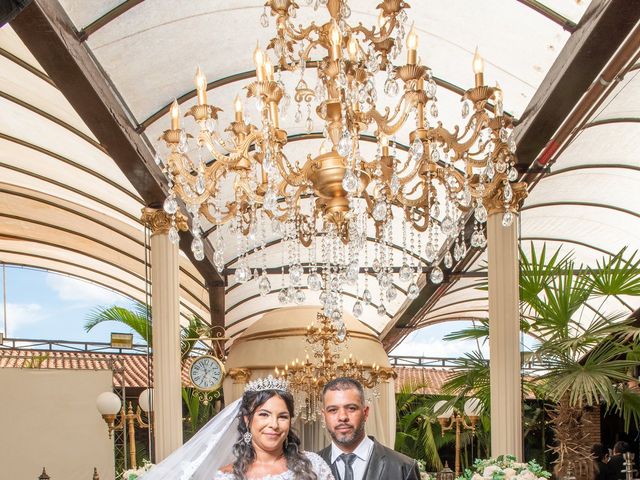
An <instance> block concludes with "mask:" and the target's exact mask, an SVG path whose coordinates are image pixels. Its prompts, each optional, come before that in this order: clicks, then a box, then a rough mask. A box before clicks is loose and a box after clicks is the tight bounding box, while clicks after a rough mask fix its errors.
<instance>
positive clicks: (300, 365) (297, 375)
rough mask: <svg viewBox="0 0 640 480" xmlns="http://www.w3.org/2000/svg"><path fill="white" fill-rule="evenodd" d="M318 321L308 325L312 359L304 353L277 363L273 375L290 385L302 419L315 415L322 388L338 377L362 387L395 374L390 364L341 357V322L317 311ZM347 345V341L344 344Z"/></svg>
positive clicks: (310, 419)
mask: <svg viewBox="0 0 640 480" xmlns="http://www.w3.org/2000/svg"><path fill="white" fill-rule="evenodd" d="M317 319H318V322H319V325H317V326H316V325H314V324H313V323H312V324H311V325H309V326H308V327H307V333H306V334H305V337H306V341H307V343H309V344H310V345H311V349H312V355H313V358H314V360H311V359H309V355H308V354H307V356H306V359H305V360H304V361H302V362H301V361H300V359H298V358H296V359H295V360H292V361H291V363H290V364H287V365H284V367H281V368H278V367H276V369H275V373H276V376H278V377H282V378H284V379H285V380H287V381H288V382H289V388H290V389H291V390H292V392H293V394H294V397H295V400H296V401H295V404H296V408H297V409H298V412H297V415H300V416H301V417H302V418H303V419H304V420H305V421H307V422H313V421H315V420H316V419H317V418H318V414H319V412H320V408H321V405H322V398H321V397H322V388H323V387H324V386H325V385H326V384H327V383H328V382H330V381H331V380H333V379H335V378H338V377H349V378H353V379H355V380H357V381H359V382H360V383H361V384H362V385H363V386H364V387H365V388H369V389H375V388H376V387H377V386H378V385H379V384H380V383H384V382H388V381H389V380H390V379H392V378H396V373H395V372H394V371H393V369H392V368H388V367H381V366H380V365H376V364H375V363H374V364H372V365H365V364H364V363H363V362H362V360H359V361H358V360H357V359H355V358H353V355H351V354H349V356H348V357H347V356H345V357H344V358H343V359H342V361H340V354H339V353H338V352H337V351H336V350H337V348H336V347H338V346H339V345H340V344H344V342H346V340H347V332H346V329H345V328H344V326H342V327H340V328H336V326H335V324H334V322H333V321H332V320H331V319H330V318H328V317H326V316H324V315H323V314H322V313H318V316H317ZM345 345H346V344H345Z"/></svg>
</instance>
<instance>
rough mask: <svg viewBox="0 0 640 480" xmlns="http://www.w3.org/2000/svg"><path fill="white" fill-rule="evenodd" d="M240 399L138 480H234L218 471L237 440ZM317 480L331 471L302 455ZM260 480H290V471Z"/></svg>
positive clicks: (226, 462)
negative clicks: (307, 460) (310, 466)
mask: <svg viewBox="0 0 640 480" xmlns="http://www.w3.org/2000/svg"><path fill="white" fill-rule="evenodd" d="M240 401H241V400H240V399H239V400H236V401H235V402H233V403H232V404H231V405H228V406H227V407H226V408H225V409H224V410H222V411H221V412H220V413H218V414H217V415H216V416H215V417H213V418H212V419H211V420H210V421H209V423H207V424H206V425H205V426H204V427H202V428H201V429H200V430H199V431H198V433H196V434H195V435H194V436H193V437H191V439H190V440H189V441H188V442H187V443H185V444H184V445H182V447H180V448H178V449H177V450H176V451H174V452H173V453H172V454H171V455H169V456H168V457H167V458H165V459H164V460H163V461H162V462H160V463H159V464H157V465H155V466H153V467H152V468H151V470H149V471H148V472H146V473H144V474H143V475H142V476H141V477H139V480H235V478H234V476H233V474H230V473H224V472H222V471H220V469H221V468H223V467H224V466H225V465H229V464H230V463H232V462H233V444H234V443H235V442H236V440H237V439H238V413H239V412H240ZM304 454H305V455H306V456H307V458H308V459H309V460H310V461H311V465H312V466H313V471H314V472H315V474H316V475H317V476H318V480H334V478H333V475H332V474H331V469H330V468H329V466H328V465H327V464H326V463H325V462H324V460H322V458H321V457H320V456H318V455H317V454H315V453H311V452H304ZM261 480H294V478H293V472H291V471H289V470H288V471H286V472H284V473H281V474H279V475H268V476H266V477H264V478H263V479H261Z"/></svg>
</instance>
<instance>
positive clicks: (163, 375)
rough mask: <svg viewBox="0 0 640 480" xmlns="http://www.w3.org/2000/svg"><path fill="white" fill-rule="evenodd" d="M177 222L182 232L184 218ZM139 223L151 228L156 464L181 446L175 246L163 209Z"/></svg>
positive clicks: (146, 212) (148, 211)
mask: <svg viewBox="0 0 640 480" xmlns="http://www.w3.org/2000/svg"><path fill="white" fill-rule="evenodd" d="M176 220H177V223H178V224H179V225H178V226H179V227H180V229H181V230H185V229H186V222H185V220H184V217H177V218H176ZM142 222H143V223H144V224H145V225H147V226H148V227H149V228H150V229H151V312H152V333H153V345H152V349H153V429H154V446H155V463H159V462H160V461H161V460H162V459H164V458H166V457H167V456H168V455H169V454H170V453H171V452H173V451H174V450H175V449H177V448H178V447H180V446H181V445H182V392H181V388H182V383H181V381H182V377H181V375H182V371H181V370H182V368H181V363H180V297H179V287H178V286H179V280H178V246H177V245H175V244H173V243H172V242H171V241H170V240H169V235H168V232H169V228H170V227H171V219H170V218H169V216H168V215H167V214H166V213H165V212H164V211H163V210H161V209H159V210H157V209H153V208H144V209H142Z"/></svg>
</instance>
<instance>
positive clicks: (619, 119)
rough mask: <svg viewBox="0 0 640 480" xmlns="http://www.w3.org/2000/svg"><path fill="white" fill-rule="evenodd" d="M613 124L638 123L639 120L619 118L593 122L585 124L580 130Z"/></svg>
mask: <svg viewBox="0 0 640 480" xmlns="http://www.w3.org/2000/svg"><path fill="white" fill-rule="evenodd" d="M615 123H640V118H636V117H620V118H606V119H603V120H594V121H593V122H589V123H585V124H584V125H583V126H582V128H581V129H580V130H586V129H587V128H592V127H599V126H601V125H611V124H615Z"/></svg>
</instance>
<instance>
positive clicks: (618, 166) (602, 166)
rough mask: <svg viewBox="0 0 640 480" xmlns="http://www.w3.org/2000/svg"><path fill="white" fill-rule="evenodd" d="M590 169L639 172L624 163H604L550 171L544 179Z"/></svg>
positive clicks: (638, 168) (634, 167)
mask: <svg viewBox="0 0 640 480" xmlns="http://www.w3.org/2000/svg"><path fill="white" fill-rule="evenodd" d="M590 169H602V170H606V169H623V170H631V171H634V172H640V167H637V166H635V165H625V164H624V163H615V164H606V163H594V164H590V165H574V166H572V167H566V168H559V169H558V170H554V171H551V172H549V173H547V174H545V176H544V178H549V177H554V176H556V175H562V174H563V173H569V172H575V171H576V170H590Z"/></svg>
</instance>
